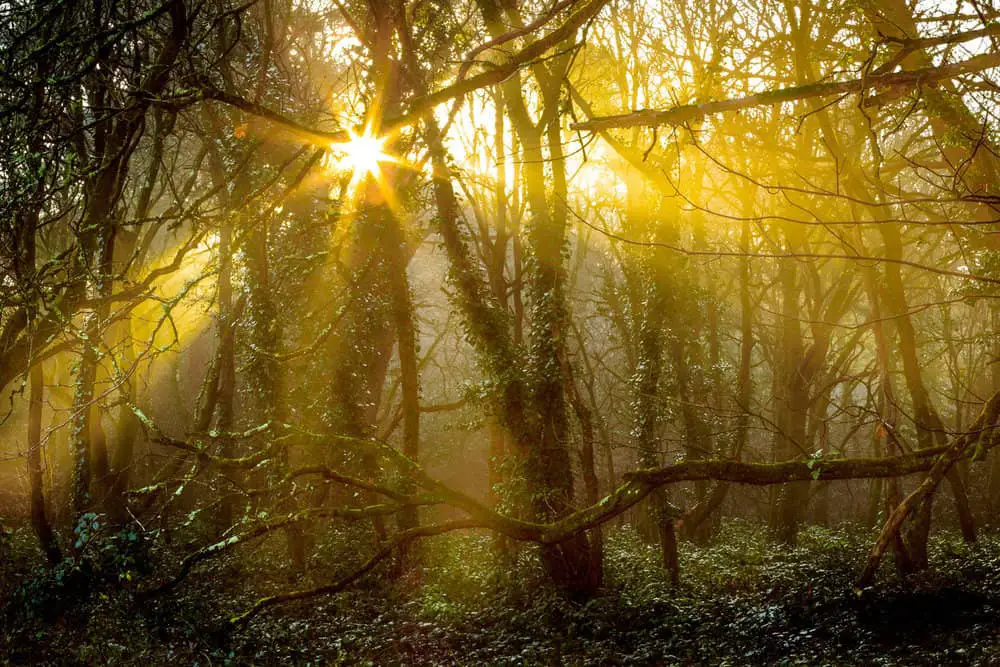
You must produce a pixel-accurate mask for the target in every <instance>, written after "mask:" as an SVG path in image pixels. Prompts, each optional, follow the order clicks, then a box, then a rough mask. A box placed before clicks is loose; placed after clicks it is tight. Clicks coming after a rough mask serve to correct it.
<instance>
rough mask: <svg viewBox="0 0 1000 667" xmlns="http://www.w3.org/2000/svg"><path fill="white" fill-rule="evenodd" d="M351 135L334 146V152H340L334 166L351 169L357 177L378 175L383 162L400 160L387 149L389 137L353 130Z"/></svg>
mask: <svg viewBox="0 0 1000 667" xmlns="http://www.w3.org/2000/svg"><path fill="white" fill-rule="evenodd" d="M350 137H351V138H350V140H349V141H347V142H345V143H342V144H334V145H333V146H332V149H333V151H334V153H335V154H339V155H338V157H337V159H336V160H335V164H334V166H335V167H337V168H340V169H343V170H345V171H347V170H349V171H351V173H352V174H353V175H354V177H355V178H363V177H365V176H378V175H379V173H380V171H381V167H380V165H381V164H382V163H383V162H388V163H394V162H398V160H397V159H396V158H395V157H393V156H392V155H390V154H389V153H387V152H386V150H385V144H386V142H387V141H388V140H389V138H388V137H376V136H374V135H371V134H367V133H366V134H361V135H356V134H354V133H353V132H352V133H350Z"/></svg>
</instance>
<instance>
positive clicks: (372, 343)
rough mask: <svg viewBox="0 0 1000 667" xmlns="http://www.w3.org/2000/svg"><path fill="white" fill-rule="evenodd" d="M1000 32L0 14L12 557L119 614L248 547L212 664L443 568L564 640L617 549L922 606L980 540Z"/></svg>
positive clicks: (995, 269)
mask: <svg viewBox="0 0 1000 667" xmlns="http://www.w3.org/2000/svg"><path fill="white" fill-rule="evenodd" d="M997 18H998V13H997V10H996V9H994V8H992V7H991V6H990V5H989V4H986V3H980V2H971V3H960V4H958V5H954V6H952V5H951V4H948V5H941V4H938V3H931V2H917V3H906V2H903V1H902V0H864V1H863V2H860V3H813V2H795V1H793V0H784V1H780V2H772V1H765V2H744V1H743V0H711V1H708V2H702V3H694V4H692V3H686V2H675V1H673V0H663V1H659V0H560V1H558V2H537V3H536V2H517V1H515V0H471V1H470V2H463V1H460V2H445V1H439V0H393V1H391V2H390V1H387V2H383V1H381V0H379V1H375V0H372V1H370V2H355V1H354V0H350V1H346V2H342V3H341V2H330V3H326V2H300V1H297V0H296V1H287V0H258V1H256V2H248V3H240V2H229V1H228V0H208V1H205V2H193V1H192V0H164V1H162V2H161V1H160V0H152V1H150V2H147V1H146V0H128V1H124V0H104V1H95V2H79V3H77V2H61V1H48V0H45V1H40V2H28V1H22V0H14V1H12V2H5V3H0V54H2V55H0V109H2V111H0V190H2V196H0V241H2V243H0V267H2V274H0V387H2V389H3V401H2V410H3V416H2V425H0V494H2V495H0V502H2V506H0V513H2V514H0V516H2V517H3V523H4V524H5V525H6V526H7V528H11V527H12V526H15V525H20V524H21V523H30V526H31V528H32V530H33V533H34V535H35V539H37V543H38V545H40V547H41V552H40V553H43V554H44V556H45V558H46V560H47V561H48V563H49V564H50V565H51V566H53V567H57V566H58V564H59V563H64V562H68V560H69V561H71V560H72V559H80V558H83V553H84V552H85V551H86V550H87V548H88V544H91V540H92V539H97V537H96V535H98V534H101V535H105V536H106V535H108V534H111V533H115V532H118V533H120V534H127V535H132V536H135V537H131V538H129V539H130V540H132V541H135V540H141V541H144V542H145V541H148V542H149V543H150V544H156V545H157V547H156V548H157V549H158V551H157V553H159V554H161V555H162V556H163V557H162V558H160V559H158V560H156V562H155V564H154V565H152V566H151V567H150V568H149V569H148V571H146V572H143V573H138V572H131V571H130V572H129V573H128V582H127V584H124V585H125V586H126V587H127V588H128V589H129V590H130V591H132V593H134V594H135V595H136V596H139V597H140V598H142V599H146V598H148V597H153V598H155V597H158V596H166V595H173V594H176V592H177V591H178V590H182V587H184V586H187V585H191V582H192V580H197V579H199V578H205V577H208V578H210V576H209V575H208V574H207V573H210V572H212V571H213V570H212V569H211V568H212V566H211V563H212V562H213V561H214V560H216V559H220V558H230V557H236V558H239V557H240V556H239V554H240V553H241V552H243V551H244V550H249V552H250V553H252V551H253V550H254V549H256V548H259V546H260V545H261V544H262V543H264V542H267V543H273V544H280V545H281V547H280V549H277V550H276V551H274V554H275V555H274V556H273V558H271V561H272V562H270V565H271V566H273V571H272V572H271V573H270V574H267V573H262V574H261V576H262V577H265V578H266V577H269V576H275V575H274V573H279V572H280V573H287V574H288V576H289V577H290V578H291V579H292V580H293V581H292V582H291V583H288V582H285V583H284V584H283V585H281V586H273V585H267V586H263V587H262V588H261V592H260V596H259V598H258V599H257V601H256V602H254V603H251V604H245V603H243V602H242V601H240V600H236V601H234V602H233V604H232V605H231V606H230V611H231V613H232V616H231V618H229V619H228V620H227V623H230V624H231V625H233V626H234V627H240V626H242V625H244V624H246V623H248V622H250V621H251V620H252V619H253V618H254V617H256V616H258V615H260V614H262V613H269V612H270V611H271V610H272V609H274V608H277V607H282V606H285V605H288V604H289V603H291V602H293V601H299V602H300V603H302V601H304V600H305V601H315V600H318V599H321V598H324V597H326V596H330V595H334V594H337V593H339V592H341V591H343V590H346V589H349V588H350V587H351V586H353V585H355V584H357V583H358V582H361V581H363V580H364V578H365V577H366V576H369V575H370V574H372V573H382V574H383V575H385V576H387V577H388V578H390V579H392V580H399V581H408V582H411V584H412V586H414V587H416V586H419V585H420V574H419V573H420V571H421V561H422V558H423V553H424V550H425V549H427V548H430V547H428V546H427V545H429V544H431V543H432V542H433V541H434V540H435V539H437V538H438V536H441V535H442V534H444V533H450V532H455V531H460V532H463V533H465V532H470V531H479V532H482V533H485V534H488V535H490V536H491V537H492V538H493V547H494V550H495V554H494V555H495V559H496V562H497V563H500V564H502V563H505V562H508V563H509V562H512V561H511V560H510V559H516V558H517V553H519V552H520V551H522V550H525V549H536V550H537V553H538V555H539V558H540V559H541V563H542V567H543V568H544V571H545V575H546V577H547V578H548V580H549V581H550V582H551V583H552V584H553V585H554V586H556V587H557V588H559V589H562V590H566V591H569V592H570V593H571V594H573V595H575V596H581V597H584V598H586V597H589V596H594V595H596V594H598V592H599V591H600V590H602V588H603V587H604V585H605V581H604V572H603V564H604V544H605V539H604V538H605V537H606V535H607V534H608V533H609V532H613V531H618V530H623V526H631V527H633V528H634V530H636V531H637V532H638V534H639V535H640V536H641V538H642V539H643V540H644V541H647V542H649V543H653V544H656V545H657V549H658V550H659V551H658V553H660V556H659V557H660V558H661V559H662V566H663V572H662V576H663V578H664V579H665V580H667V581H673V582H679V581H682V580H683V578H684V576H685V573H684V571H683V570H682V569H681V568H680V567H679V565H678V557H677V551H678V543H679V542H684V541H688V540H690V541H694V542H696V543H699V544H704V543H707V542H710V541H711V540H713V536H714V535H715V533H716V531H717V528H718V526H719V525H720V522H723V521H724V520H726V519H727V518H733V517H738V518H741V519H745V520H747V521H750V522H752V523H753V524H755V525H759V527H760V530H761V531H765V530H766V531H768V535H769V536H770V538H771V539H773V540H774V541H776V543H778V544H789V545H790V544H795V543H796V539H797V535H798V534H799V532H800V531H801V530H802V529H803V527H804V526H806V525H812V524H820V525H834V524H840V523H842V522H850V523H852V524H856V525H858V526H864V527H869V528H872V529H873V530H872V532H871V539H870V544H869V547H868V549H869V550H868V555H867V557H866V558H862V559H859V560H858V562H857V575H856V578H855V585H856V586H857V587H858V590H859V591H861V590H863V589H865V587H868V586H871V585H872V584H873V583H875V582H876V574H877V573H878V571H879V567H880V565H881V564H883V560H884V561H886V563H887V564H890V563H891V564H892V565H891V567H895V568H896V570H897V571H898V572H900V573H912V572H916V571H920V570H924V569H926V568H928V567H933V566H934V563H933V562H930V559H929V556H928V547H927V545H928V537H929V535H930V534H932V533H933V532H934V531H937V530H939V529H954V530H958V531H960V532H961V535H962V537H963V539H964V540H966V541H968V542H973V541H975V540H976V539H977V536H979V534H981V533H982V532H983V531H990V530H992V529H993V528H994V526H995V523H996V521H995V513H996V511H997V510H998V509H1000V454H998V453H997V452H994V451H993V446H994V445H995V444H997V443H998V442H1000V440H998V437H1000V436H998V435H997V434H995V429H996V426H997V424H998V422H1000V397H998V396H997V394H996V392H997V391H998V390H1000V364H998V363H997V362H998V357H1000V336H998V332H997V326H998V322H1000V305H998V302H997V298H996V297H997V293H998V286H1000V264H998V261H997V248H998V247H1000V246H998V241H997V236H996V235H997V231H996V230H997V227H996V225H997V221H998V202H1000V199H998V196H1000V190H998V187H1000V186H998V183H1000V180H998V175H1000V174H998V165H1000V162H998V160H1000V158H998V153H997V142H998V137H997V109H998V108H1000V107H998V106H997V95H998V88H997V84H996V83H995V82H996V77H997V72H998V67H1000V48H998V40H1000V27H998V23H997ZM109 531H110V532H109ZM102 539H103V538H102ZM331 540H333V543H335V544H339V546H337V547H336V548H334V547H331V546H330V542H331ZM337 540H340V542H337ZM324 545H326V546H324ZM234 554H235V555H236V556H234ZM331 559H332V560H331ZM340 559H343V560H342V562H343V566H338V568H339V569H338V570H337V573H336V575H335V576H332V578H329V577H328V578H326V579H324V580H323V581H315V580H314V579H315V578H310V577H309V576H308V573H309V571H310V570H315V568H317V567H318V566H320V565H323V564H325V565H326V566H330V565H331V563H333V562H337V563H340V562H341V560H340ZM133 575H134V576H133ZM221 594H222V595H225V590H223V591H222V593H221ZM309 603H310V604H311V603H312V602H309Z"/></svg>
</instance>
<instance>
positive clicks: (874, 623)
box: [0, 522, 1000, 666]
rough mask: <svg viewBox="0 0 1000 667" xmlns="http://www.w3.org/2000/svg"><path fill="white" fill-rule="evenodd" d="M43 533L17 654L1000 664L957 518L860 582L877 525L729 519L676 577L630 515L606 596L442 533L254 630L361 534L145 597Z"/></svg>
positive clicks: (14, 645) (247, 659)
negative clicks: (58, 558) (568, 586)
mask: <svg viewBox="0 0 1000 667" xmlns="http://www.w3.org/2000/svg"><path fill="white" fill-rule="evenodd" d="M29 537H30V534H28V533H27V531H26V530H25V529H23V528H19V529H15V530H14V532H13V534H12V535H10V536H8V538H7V539H6V545H5V546H4V547H3V548H5V549H6V550H7V552H8V553H7V554H6V556H7V558H6V560H5V561H2V562H3V563H4V564H2V565H0V575H2V577H3V579H2V580H0V664H145V665H161V664H171V665H173V664H177V665H203V666H204V665H233V664H239V665H242V664H262V665H266V664H303V665H307V664H313V665H327V664H334V665H337V664H344V665H355V664H360V665H365V664H370V665H395V664H406V665H410V664H415V665H439V664H444V665H451V664H455V665H494V664H497V665H500V664H510V665H558V664H565V665H625V664H628V665H632V664H636V665H644V664H651V665H672V664H678V665H750V664H776V665H828V664H829V665H850V664H865V665H916V664H927V665H945V664H954V665H976V664H979V665H1000V535H996V534H990V535H984V536H983V537H982V539H981V540H980V541H979V542H978V543H977V544H975V545H971V546H968V545H965V544H963V543H962V542H961V541H960V540H959V539H958V538H957V537H956V536H954V535H952V534H949V533H942V534H938V535H936V536H935V537H934V538H933V541H932V563H933V568H932V570H931V571H929V572H926V573H923V574H921V575H919V576H914V577H910V578H908V579H906V580H901V579H898V578H896V577H895V576H893V575H892V574H891V571H890V570H891V568H890V567H888V566H887V567H886V568H884V570H883V573H882V579H881V581H880V582H879V584H878V585H877V586H876V587H875V588H873V589H869V590H866V591H864V592H862V593H861V594H860V595H858V594H857V593H855V592H853V591H852V587H851V582H852V580H853V578H854V576H856V574H857V571H858V567H859V564H860V563H861V562H862V559H863V557H864V554H865V551H866V549H867V547H868V545H870V543H871V539H872V536H871V535H870V534H868V533H866V532H862V531H857V530H850V529H846V528H845V529H836V530H834V529H826V528H817V527H812V528H807V529H805V530H804V531H803V532H802V534H801V538H800V540H799V546H798V547H796V548H788V547H780V546H776V545H774V544H772V543H770V542H768V540H767V539H766V538H765V536H764V534H763V531H762V530H761V529H759V528H756V527H754V526H751V525H749V524H745V523H742V522H729V523H726V524H725V525H724V526H723V527H722V528H721V530H720V533H719V534H718V535H717V536H716V538H715V540H714V541H713V542H712V544H711V545H709V546H697V545H693V544H686V545H684V546H683V547H682V552H681V562H682V583H681V585H680V586H679V587H678V588H676V589H672V588H671V587H670V586H669V585H667V583H666V582H665V581H664V578H663V576H662V573H661V571H660V570H659V568H658V565H657V564H658V554H657V552H656V550H655V549H653V548H651V547H649V546H646V545H644V544H642V543H641V542H640V541H639V540H638V539H637V538H636V536H635V534H634V533H632V532H631V531H629V530H627V529H625V530H610V531H609V534H608V539H607V551H606V580H607V584H608V585H607V589H606V590H605V591H604V592H603V594H602V595H600V596H598V597H596V598H593V599H590V600H588V601H575V600H570V599H566V598H565V597H563V596H561V595H559V594H557V593H555V592H552V591H549V590H548V589H547V588H546V587H545V585H544V583H543V579H542V576H541V572H540V570H539V567H538V564H537V559H536V558H534V556H533V555H532V554H531V553H530V551H527V550H525V551H524V552H523V553H522V554H521V555H520V556H519V557H518V558H517V562H516V563H508V564H507V565H506V566H505V567H503V568H497V567H496V566H495V565H494V563H495V558H494V557H493V547H492V544H491V539H490V538H489V537H488V536H485V535H479V534H467V535H452V536H446V537H443V538H438V539H436V540H434V541H428V542H427V543H425V545H424V547H423V549H424V551H423V552H422V557H423V562H424V567H423V569H422V573H421V575H420V585H416V584H415V581H414V580H415V578H416V577H414V576H412V575H411V576H409V577H403V578H402V579H393V580H392V581H391V583H390V579H389V577H388V576H387V575H386V574H385V573H383V576H382V578H379V577H378V576H375V577H373V578H371V579H368V580H366V581H365V582H363V583H361V584H360V585H359V586H358V587H356V588H354V589H351V590H349V591H346V592H344V593H342V594H340V595H338V596H332V597H325V598H316V599H312V600H309V601H305V602H300V603H296V604H293V605H287V606H283V607H277V608H274V609H271V610H268V611H265V612H264V613H262V614H261V615H259V616H258V617H256V618H255V619H254V620H253V621H251V622H250V623H249V625H247V626H246V627H245V628H243V629H240V630H238V631H234V632H225V631H224V630H223V629H224V628H225V627H226V626H225V619H227V618H228V617H229V616H231V615H232V614H234V613H238V612H240V611H242V610H243V609H245V608H246V607H247V606H248V605H249V604H251V603H252V602H253V600H255V599H256V597H257V596H259V595H260V594H261V593H269V592H274V591H278V590H289V589H293V588H300V587H305V586H311V585H315V584H316V583H319V582H322V581H324V580H328V579H329V578H332V577H333V576H335V574H336V569H335V568H329V569H326V570H324V568H323V567H321V566H320V565H319V563H324V562H337V563H339V564H340V565H341V567H345V568H346V567H350V565H351V563H347V562H344V560H343V552H341V556H340V558H337V556H335V553H336V550H337V549H338V548H339V549H343V546H344V545H343V544H340V545H339V546H338V545H326V546H325V547H324V548H321V549H320V550H319V554H318V558H317V562H316V564H314V566H313V567H312V569H311V572H310V574H309V575H308V580H306V581H297V582H294V583H290V582H289V581H288V578H287V572H286V573H283V574H280V573H279V576H277V577H274V578H270V579H263V578H262V575H260V574H259V573H260V572H261V571H262V570H263V569H264V568H263V567H262V564H264V563H267V562H282V561H283V560H284V559H283V540H281V539H280V538H272V539H270V540H269V541H268V542H266V543H264V544H262V545H260V546H259V547H258V548H257V549H256V550H253V551H252V552H251V553H247V552H244V553H242V554H241V555H240V557H236V556H230V557H227V558H222V559H218V560H216V561H212V562H210V563H206V564H205V565H203V566H199V569H197V570H196V572H195V573H194V574H192V576H191V577H190V578H189V579H188V580H187V581H185V582H184V583H182V584H181V585H180V586H179V587H178V588H177V589H175V590H174V591H172V592H171V593H169V594H163V595H160V596H157V597H156V598H153V599H149V600H145V601H143V602H138V601H137V600H136V599H135V596H134V594H133V592H132V588H133V585H134V580H133V577H134V578H135V580H138V579H140V578H141V577H142V576H143V575H142V574H141V573H140V572H138V571H134V574H133V570H132V569H130V568H131V567H132V566H133V565H135V564H134V563H132V562H131V561H130V560H129V558H128V557H124V556H122V555H121V554H120V553H118V554H111V555H110V556H108V554H107V553H105V556H108V557H107V558H105V559H104V560H103V561H101V560H99V559H94V560H93V561H92V562H91V564H90V565H87V566H86V571H85V572H84V571H83V570H82V569H80V568H76V569H74V570H69V569H66V568H56V569H55V570H44V569H43V568H41V567H40V566H39V565H37V562H36V563H35V564H34V565H32V564H31V563H30V562H28V561H29V560H30V558H29V556H31V557H35V558H37V556H32V555H31V554H29V553H28V547H27V545H28V538H29ZM135 539H136V538H134V537H131V536H130V537H129V538H128V541H135ZM119 550H120V545H119ZM248 551H250V550H248ZM2 556H3V554H0V557H2ZM161 567H163V565H161Z"/></svg>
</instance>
